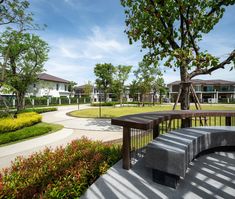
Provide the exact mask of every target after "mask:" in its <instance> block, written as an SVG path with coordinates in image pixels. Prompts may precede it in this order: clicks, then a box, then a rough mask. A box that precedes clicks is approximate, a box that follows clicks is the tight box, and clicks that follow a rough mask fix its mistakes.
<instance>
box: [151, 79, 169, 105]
mask: <svg viewBox="0 0 235 199" xmlns="http://www.w3.org/2000/svg"><path fill="white" fill-rule="evenodd" d="M152 91H153V102H154V101H155V99H154V96H155V95H156V94H157V93H159V102H160V104H161V103H162V96H163V95H164V94H165V93H166V86H165V83H164V79H163V78H162V77H159V78H157V79H155V80H154V81H153V83H152Z"/></svg>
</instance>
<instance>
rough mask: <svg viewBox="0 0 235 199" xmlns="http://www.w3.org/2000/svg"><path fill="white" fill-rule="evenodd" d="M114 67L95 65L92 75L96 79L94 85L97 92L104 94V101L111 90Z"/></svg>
mask: <svg viewBox="0 0 235 199" xmlns="http://www.w3.org/2000/svg"><path fill="white" fill-rule="evenodd" d="M114 72H115V67H114V66H113V65H112V64H111V63H104V64H96V66H95V68H94V73H95V76H96V77H97V78H96V85H97V87H98V89H99V90H101V91H102V92H104V99H105V101H106V100H107V94H108V92H109V91H110V89H111V86H112V83H113V74H114Z"/></svg>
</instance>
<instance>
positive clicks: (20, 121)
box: [0, 112, 42, 133]
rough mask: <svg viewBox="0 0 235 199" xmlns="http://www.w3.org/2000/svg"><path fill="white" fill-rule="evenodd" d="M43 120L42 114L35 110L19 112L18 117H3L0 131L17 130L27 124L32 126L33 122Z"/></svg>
mask: <svg viewBox="0 0 235 199" xmlns="http://www.w3.org/2000/svg"><path fill="white" fill-rule="evenodd" d="M41 120H42V116H41V115H39V114H37V113H34V112H31V113H21V114H18V115H17V118H11V117H7V118H1V119H0V133H5V132H9V131H15V130H18V129H21V128H23V127H26V126H32V125H33V124H36V123H38V122H41Z"/></svg>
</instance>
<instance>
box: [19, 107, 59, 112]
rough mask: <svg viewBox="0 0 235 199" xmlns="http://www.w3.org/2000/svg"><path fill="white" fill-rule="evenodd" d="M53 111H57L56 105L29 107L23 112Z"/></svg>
mask: <svg viewBox="0 0 235 199" xmlns="http://www.w3.org/2000/svg"><path fill="white" fill-rule="evenodd" d="M51 111H57V108H56V107H48V108H47V107H44V108H27V109H25V110H23V111H22V113H25V112H35V113H46V112H51Z"/></svg>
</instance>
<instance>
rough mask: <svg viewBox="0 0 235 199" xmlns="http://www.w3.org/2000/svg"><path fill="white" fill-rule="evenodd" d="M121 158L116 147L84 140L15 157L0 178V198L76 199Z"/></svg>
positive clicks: (119, 151)
mask: <svg viewBox="0 0 235 199" xmlns="http://www.w3.org/2000/svg"><path fill="white" fill-rule="evenodd" d="M120 154H121V150H120V148H119V147H116V146H114V145H110V144H109V145H108V144H103V143H101V142H92V141H90V140H88V139H86V138H83V139H81V140H78V141H73V142H71V143H70V144H69V145H68V146H67V147H66V148H62V147H59V148H57V149H55V150H54V151H53V150H51V149H45V150H44V151H43V152H39V153H35V154H33V155H31V156H30V157H29V158H22V157H18V158H17V159H16V160H15V162H13V164H12V166H11V167H10V168H8V169H4V170H3V172H2V175H0V198H77V197H79V196H81V195H82V194H83V193H84V192H85V190H86V189H87V187H88V186H90V185H91V184H92V183H93V182H94V181H95V180H96V179H97V178H98V177H99V176H100V175H102V174H103V173H105V172H106V171H107V169H108V168H109V167H110V166H112V165H113V164H114V163H116V162H117V161H118V160H119V159H120V158H121V155H120ZM1 176H2V177H1Z"/></svg>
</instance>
